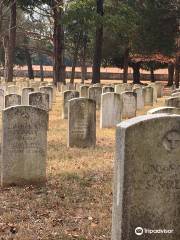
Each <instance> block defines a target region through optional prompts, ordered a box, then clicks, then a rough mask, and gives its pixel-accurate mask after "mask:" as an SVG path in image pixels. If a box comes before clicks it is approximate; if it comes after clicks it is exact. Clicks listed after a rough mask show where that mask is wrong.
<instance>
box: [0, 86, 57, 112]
mask: <svg viewBox="0 0 180 240" xmlns="http://www.w3.org/2000/svg"><path fill="white" fill-rule="evenodd" d="M54 95H55V94H53V88H52V87H41V88H40V91H39V92H34V88H23V89H22V97H21V95H18V94H15V93H12V94H8V95H5V94H4V90H2V89H0V109H1V110H2V109H4V108H7V107H11V106H16V105H33V106H37V107H40V108H42V109H45V110H47V111H49V110H51V109H52V104H53V96H54Z"/></svg>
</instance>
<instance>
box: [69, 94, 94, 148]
mask: <svg viewBox="0 0 180 240" xmlns="http://www.w3.org/2000/svg"><path fill="white" fill-rule="evenodd" d="M95 145H96V103H95V101H94V100H91V99H88V98H74V99H71V100H70V101H69V109H68V147H78V148H85V147H95Z"/></svg>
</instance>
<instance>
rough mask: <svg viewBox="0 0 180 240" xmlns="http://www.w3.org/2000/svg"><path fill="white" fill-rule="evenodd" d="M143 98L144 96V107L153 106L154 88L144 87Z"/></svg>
mask: <svg viewBox="0 0 180 240" xmlns="http://www.w3.org/2000/svg"><path fill="white" fill-rule="evenodd" d="M143 96H144V105H145V106H153V88H152V87H150V86H149V87H144V88H143Z"/></svg>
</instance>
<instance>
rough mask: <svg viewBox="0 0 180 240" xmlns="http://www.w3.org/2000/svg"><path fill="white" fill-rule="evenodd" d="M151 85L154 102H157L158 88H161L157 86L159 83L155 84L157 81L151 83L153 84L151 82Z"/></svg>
mask: <svg viewBox="0 0 180 240" xmlns="http://www.w3.org/2000/svg"><path fill="white" fill-rule="evenodd" d="M149 86H150V87H152V88H153V102H154V103H156V102H157V98H158V97H157V96H158V95H157V89H159V88H158V87H157V84H155V83H151V84H149Z"/></svg>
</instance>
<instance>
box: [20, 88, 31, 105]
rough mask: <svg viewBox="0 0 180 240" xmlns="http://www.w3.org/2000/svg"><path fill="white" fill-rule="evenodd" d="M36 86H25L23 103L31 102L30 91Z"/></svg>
mask: <svg viewBox="0 0 180 240" xmlns="http://www.w3.org/2000/svg"><path fill="white" fill-rule="evenodd" d="M33 91H34V88H23V89H22V100H21V101H22V105H28V103H29V93H31V92H33Z"/></svg>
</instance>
